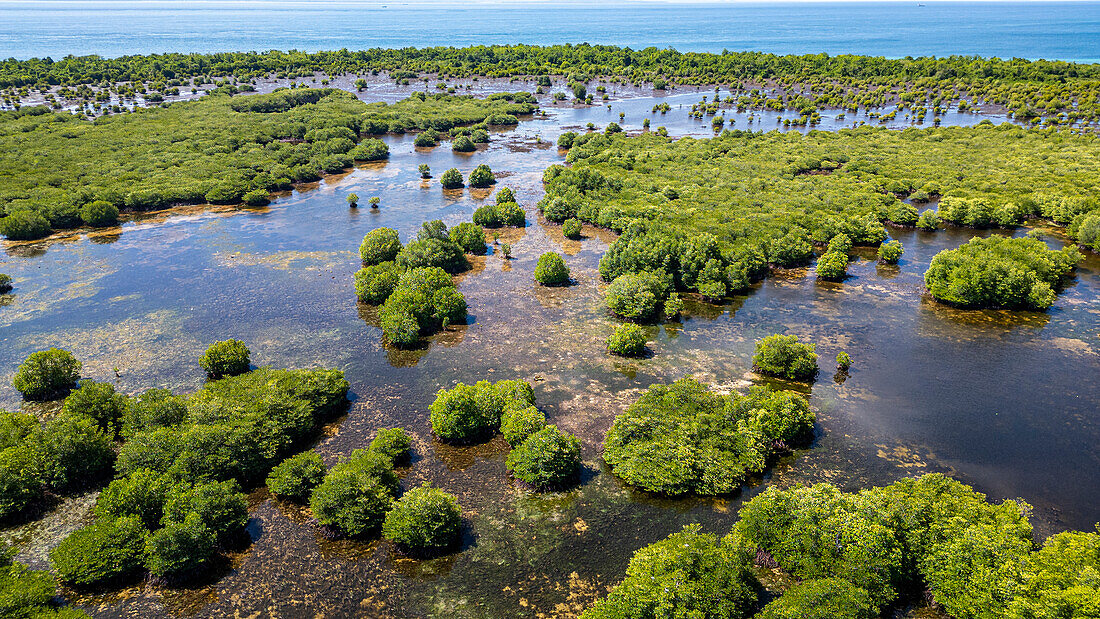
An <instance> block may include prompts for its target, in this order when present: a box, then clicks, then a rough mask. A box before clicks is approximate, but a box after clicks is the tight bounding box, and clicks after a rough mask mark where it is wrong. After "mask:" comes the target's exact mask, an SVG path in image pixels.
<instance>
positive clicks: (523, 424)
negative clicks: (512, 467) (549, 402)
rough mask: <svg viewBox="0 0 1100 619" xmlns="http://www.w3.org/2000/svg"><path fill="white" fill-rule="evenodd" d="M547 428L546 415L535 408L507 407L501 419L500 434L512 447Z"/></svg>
mask: <svg viewBox="0 0 1100 619" xmlns="http://www.w3.org/2000/svg"><path fill="white" fill-rule="evenodd" d="M545 427H546V414H545V413H543V412H542V411H540V410H539V409H537V408H535V407H534V406H519V405H511V406H506V407H505V409H504V413H503V414H502V415H501V417H500V433H501V434H503V435H504V440H506V441H508V444H509V445H511V446H512V447H516V446H517V445H519V444H521V443H523V441H526V440H527V438H528V437H529V436H531V435H532V434H534V433H535V432H538V431H539V430H541V429H543V428H545Z"/></svg>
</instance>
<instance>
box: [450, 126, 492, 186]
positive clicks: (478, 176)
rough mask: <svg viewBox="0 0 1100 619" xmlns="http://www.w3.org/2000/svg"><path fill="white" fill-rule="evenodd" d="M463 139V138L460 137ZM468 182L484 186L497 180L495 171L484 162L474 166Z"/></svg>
mask: <svg viewBox="0 0 1100 619" xmlns="http://www.w3.org/2000/svg"><path fill="white" fill-rule="evenodd" d="M459 139H461V138H459ZM468 182H469V184H470V186H471V187H479V188H484V187H488V186H489V185H492V184H493V183H495V182H497V181H496V179H495V178H494V177H493V171H492V170H491V169H489V166H487V165H485V164H484V163H483V164H481V165H479V166H477V167H476V168H474V170H473V172H470V177H469V179H468Z"/></svg>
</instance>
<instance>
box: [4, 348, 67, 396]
mask: <svg viewBox="0 0 1100 619" xmlns="http://www.w3.org/2000/svg"><path fill="white" fill-rule="evenodd" d="M81 367H83V366H82V364H81V363H80V362H79V361H77V360H76V357H74V356H73V354H72V353H71V352H69V351H67V350H61V349H59V348H50V349H48V350H40V351H38V352H34V353H31V354H30V356H28V357H27V358H26V360H25V361H23V363H22V364H20V365H19V367H18V368H17V369H16V370H15V376H14V377H13V378H12V385H13V386H14V387H15V389H16V390H17V391H19V393H21V394H23V397H24V398H26V399H28V400H48V399H50V398H53V397H56V396H59V395H65V394H67V393H68V392H69V390H71V389H72V388H73V386H75V385H76V381H78V380H80V369H81Z"/></svg>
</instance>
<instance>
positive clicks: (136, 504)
mask: <svg viewBox="0 0 1100 619" xmlns="http://www.w3.org/2000/svg"><path fill="white" fill-rule="evenodd" d="M171 485H172V482H171V480H170V479H168V478H167V477H165V476H164V475H161V474H160V473H156V472H154V471H150V470H149V469H140V470H137V471H134V472H133V473H131V474H130V475H127V476H126V477H121V478H119V479H116V480H114V481H112V482H111V483H110V484H108V485H107V487H106V488H104V489H103V492H100V493H99V497H97V498H96V502H95V510H94V511H95V515H96V518H98V519H99V520H100V521H105V520H113V519H115V518H122V517H128V516H134V517H137V518H139V519H141V522H142V524H143V525H145V528H147V529H156V528H158V527H159V526H160V521H161V517H162V516H163V515H164V502H165V501H166V500H168V492H169V490H170V489H171Z"/></svg>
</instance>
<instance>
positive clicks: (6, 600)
mask: <svg viewBox="0 0 1100 619" xmlns="http://www.w3.org/2000/svg"><path fill="white" fill-rule="evenodd" d="M12 554H13V553H12V551H11V550H9V549H8V548H6V547H4V546H0V617H10V618H11V619H47V618H48V617H58V618H63V619H79V618H80V617H87V616H88V615H87V614H85V613H83V612H81V611H76V610H72V609H56V608H55V607H54V606H53V601H54V599H53V598H54V595H55V593H56V592H57V581H56V580H55V579H54V577H53V574H51V573H50V572H49V571H46V570H32V569H29V568H28V567H27V566H26V565H23V564H22V563H15V562H13V561H12V560H11V557H12Z"/></svg>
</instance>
